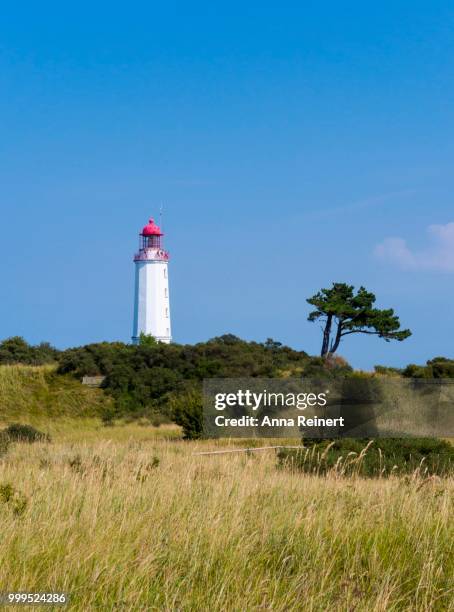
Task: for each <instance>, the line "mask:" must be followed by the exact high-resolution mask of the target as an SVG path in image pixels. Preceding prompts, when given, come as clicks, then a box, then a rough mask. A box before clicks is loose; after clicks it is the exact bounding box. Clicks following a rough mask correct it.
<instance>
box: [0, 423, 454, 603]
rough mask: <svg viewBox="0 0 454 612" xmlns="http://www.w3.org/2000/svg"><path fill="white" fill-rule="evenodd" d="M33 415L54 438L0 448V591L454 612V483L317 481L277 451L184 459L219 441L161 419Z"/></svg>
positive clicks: (109, 599)
mask: <svg viewBox="0 0 454 612" xmlns="http://www.w3.org/2000/svg"><path fill="white" fill-rule="evenodd" d="M38 421H39V419H38V418H37V417H36V424H40V425H41V427H42V428H43V429H46V430H47V431H50V433H51V435H52V436H53V441H52V443H50V444H43V443H40V444H34V445H27V444H14V445H12V447H11V448H10V450H9V452H8V454H7V455H6V456H5V457H4V458H3V459H2V460H0V487H1V486H2V485H3V487H4V486H5V485H7V484H11V485H12V486H13V487H14V488H15V490H16V492H15V493H14V495H13V496H10V497H9V499H8V501H5V499H3V501H1V489H0V521H1V534H2V537H1V539H0V559H1V563H0V591H5V590H29V591H43V590H53V591H55V590H57V591H66V592H68V593H70V594H71V604H70V606H69V608H70V609H74V610H84V611H85V610H169V611H170V610H172V611H173V610H202V611H216V610H235V611H236V610H238V611H245V610H282V611H283V610H286V611H287V610H320V611H325V610H346V611H347V610H348V611H350V610H364V611H365V610H409V611H410V610H411V611H414V610H454V591H453V576H454V549H453V546H454V526H453V515H454V508H453V499H454V495H453V493H454V482H453V481H452V480H447V479H443V480H440V479H429V480H421V479H418V478H411V477H410V478H406V479H397V478H394V479H393V478H391V479H388V480H361V479H342V478H337V477H334V476H331V477H326V478H317V477H314V476H309V475H303V474H293V473H291V472H288V471H286V470H281V469H277V468H276V457H275V454H274V451H267V452H263V453H255V454H228V455H212V456H211V455H209V456H198V455H195V454H194V453H196V452H199V451H201V450H208V449H211V448H219V447H220V446H221V443H216V444H215V443H213V442H209V441H204V442H191V443H188V442H183V441H181V440H179V439H177V437H178V435H179V432H178V429H177V428H175V427H172V426H163V427H160V428H159V429H155V428H152V427H144V426H140V425H135V424H130V425H123V426H119V425H117V426H115V427H103V426H102V425H100V424H99V422H98V421H96V420H95V419H93V418H92V419H89V418H86V419H78V420H76V419H72V420H71V419H69V418H66V419H64V418H62V419H59V420H54V421H53V422H49V421H48V422H47V425H46V423H45V422H44V421H43V420H42V417H41V422H40V423H38ZM268 443H269V442H268ZM222 444H224V445H225V444H226V442H224V443H222ZM4 497H5V496H4ZM22 609H23V608H22Z"/></svg>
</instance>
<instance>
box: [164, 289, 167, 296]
mask: <svg viewBox="0 0 454 612" xmlns="http://www.w3.org/2000/svg"><path fill="white" fill-rule="evenodd" d="M164 297H167V287H164Z"/></svg>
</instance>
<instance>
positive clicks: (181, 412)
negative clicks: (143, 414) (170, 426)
mask: <svg viewBox="0 0 454 612" xmlns="http://www.w3.org/2000/svg"><path fill="white" fill-rule="evenodd" d="M169 403H170V407H171V414H172V419H173V420H174V422H175V423H176V424H177V425H180V427H181V428H182V429H183V438H184V439H185V440H197V439H198V438H201V437H202V436H203V410H202V394H201V392H200V391H199V390H197V389H188V390H187V391H185V392H184V393H180V394H174V395H172V396H171V397H170V398H169Z"/></svg>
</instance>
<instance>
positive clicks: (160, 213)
mask: <svg viewBox="0 0 454 612" xmlns="http://www.w3.org/2000/svg"><path fill="white" fill-rule="evenodd" d="M163 209H164V205H163V204H162V202H161V206H160V207H159V227H160V228H161V232H162V211H163Z"/></svg>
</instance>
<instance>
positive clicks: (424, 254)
mask: <svg viewBox="0 0 454 612" xmlns="http://www.w3.org/2000/svg"><path fill="white" fill-rule="evenodd" d="M427 232H428V234H429V240H430V244H429V246H427V247H426V248H424V249H410V247H409V246H408V245H407V242H406V240H404V239H403V238H398V237H396V238H386V239H385V240H384V241H383V242H381V243H380V244H378V245H377V246H376V247H375V255H376V257H378V258H379V259H381V260H383V261H387V262H389V263H395V264H397V265H398V266H400V267H401V268H403V269H407V270H408V269H413V270H436V271H440V272H454V222H452V223H447V224H446V225H429V227H428V228H427Z"/></svg>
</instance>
